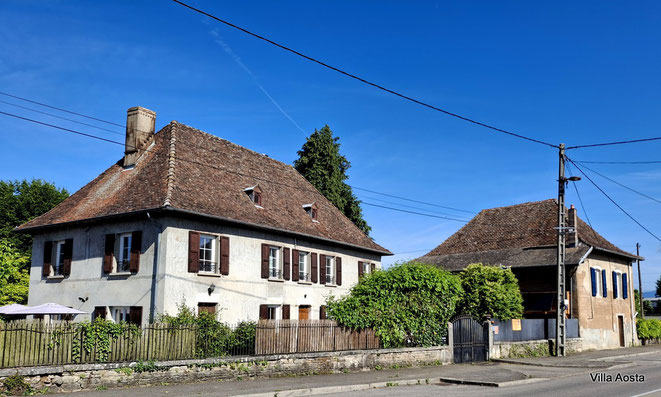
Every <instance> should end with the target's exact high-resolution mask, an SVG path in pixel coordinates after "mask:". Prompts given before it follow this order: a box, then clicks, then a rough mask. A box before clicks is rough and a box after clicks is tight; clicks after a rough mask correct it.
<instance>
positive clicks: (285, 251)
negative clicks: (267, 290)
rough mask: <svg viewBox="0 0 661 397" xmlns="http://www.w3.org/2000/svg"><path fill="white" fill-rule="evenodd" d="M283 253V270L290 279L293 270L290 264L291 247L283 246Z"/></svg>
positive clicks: (287, 278)
mask: <svg viewBox="0 0 661 397" xmlns="http://www.w3.org/2000/svg"><path fill="white" fill-rule="evenodd" d="M282 253H283V256H284V258H283V261H282V263H283V267H282V272H283V273H284V278H285V280H289V277H290V272H291V269H290V264H289V261H290V253H289V248H283V250H282Z"/></svg>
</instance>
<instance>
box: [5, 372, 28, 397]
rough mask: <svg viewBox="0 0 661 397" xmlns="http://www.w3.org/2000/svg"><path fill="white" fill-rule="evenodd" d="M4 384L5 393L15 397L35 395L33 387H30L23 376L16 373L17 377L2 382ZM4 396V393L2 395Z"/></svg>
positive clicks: (13, 376) (10, 377)
mask: <svg viewBox="0 0 661 397" xmlns="http://www.w3.org/2000/svg"><path fill="white" fill-rule="evenodd" d="M2 383H3V384H4V391H5V392H7V393H9V394H10V395H14V396H20V395H24V396H29V395H31V394H33V393H34V390H33V389H32V386H30V385H29V384H28V383H27V382H26V381H25V379H23V377H22V376H21V375H19V374H18V372H17V373H16V375H12V376H9V377H7V378H5V380H4V381H2ZM0 395H2V393H0Z"/></svg>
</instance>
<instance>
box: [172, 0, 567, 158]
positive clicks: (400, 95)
mask: <svg viewBox="0 0 661 397" xmlns="http://www.w3.org/2000/svg"><path fill="white" fill-rule="evenodd" d="M172 1H174V2H175V3H177V4H179V5H182V6H184V7H186V8H188V9H190V10H193V11H195V12H197V13H200V14H202V15H205V16H207V17H209V18H211V19H214V20H216V21H218V22H221V23H223V24H225V25H227V26H230V27H232V28H234V29H237V30H240V31H242V32H243V33H246V34H248V35H250V36H253V37H255V38H257V39H259V40H263V41H265V42H267V43H269V44H272V45H274V46H276V47H278V48H281V49H283V50H285V51H288V52H291V53H292V54H295V55H298V56H299V57H301V58H304V59H306V60H308V61H311V62H314V63H316V64H318V65H321V66H323V67H325V68H328V69H331V70H333V71H335V72H338V73H340V74H342V75H344V76H347V77H350V78H352V79H354V80H358V81H360V82H361V83H364V84H367V85H369V86H372V87H374V88H377V89H379V90H382V91H385V92H387V93H389V94H392V95H395V96H398V97H400V98H402V99H405V100H407V101H410V102H413V103H416V104H418V105H421V106H424V107H426V108H429V109H432V110H435V111H437V112H441V113H443V114H445V115H448V116H451V117H455V118H458V119H460V120H463V121H467V122H469V123H472V124H475V125H478V126H480V127H484V128H488V129H490V130H493V131H497V132H501V133H503V134H507V135H510V136H513V137H516V138H520V139H525V140H527V141H530V142H535V143H539V144H542V145H546V146H550V147H553V148H557V147H558V145H554V144H552V143H548V142H544V141H541V140H539V139H535V138H530V137H527V136H524V135H521V134H517V133H514V132H511V131H508V130H504V129H502V128H498V127H494V126H492V125H489V124H486V123H483V122H480V121H477V120H474V119H471V118H468V117H466V116H461V115H459V114H457V113H453V112H450V111H448V110H444V109H441V108H439V107H436V106H434V105H431V104H429V103H426V102H423V101H421V100H418V99H415V98H413V97H410V96H408V95H404V94H402V93H399V92H397V91H394V90H391V89H389V88H386V87H384V86H382V85H379V84H376V83H373V82H371V81H368V80H366V79H364V78H362V77H359V76H357V75H355V74H351V73H349V72H346V71H344V70H342V69H340V68H338V67H335V66H331V65H329V64H327V63H325V62H322V61H320V60H318V59H315V58H313V57H311V56H308V55H305V54H303V53H301V52H299V51H296V50H294V49H292V48H289V47H287V46H285V45H283V44H280V43H277V42H275V41H273V40H271V39H268V38H266V37H264V36H261V35H259V34H257V33H253V32H251V31H249V30H247V29H245V28H242V27H240V26H237V25H235V24H233V23H231V22H228V21H225V20H223V19H221V18H218V17H216V16H214V15H212V14H209V13H208V12H206V11H202V10H200V9H198V8H195V7H193V6H190V5H188V4H186V3H184V2H182V1H179V0H172Z"/></svg>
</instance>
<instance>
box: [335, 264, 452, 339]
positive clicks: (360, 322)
mask: <svg viewBox="0 0 661 397" xmlns="http://www.w3.org/2000/svg"><path fill="white" fill-rule="evenodd" d="M460 295H461V283H460V281H459V278H458V277H457V276H455V275H452V274H450V273H449V272H447V271H445V270H441V269H439V268H436V267H433V266H429V265H425V264H422V263H414V262H409V263H403V264H398V265H395V266H394V267H391V268H390V269H388V270H385V271H377V272H374V273H372V274H368V275H365V276H363V277H362V278H361V279H360V282H359V283H358V284H357V285H356V286H354V287H353V288H352V289H351V292H350V293H349V294H348V295H346V296H344V297H342V298H340V299H335V298H333V297H332V296H331V297H330V298H329V300H328V302H327V313H328V316H329V318H332V319H334V320H336V321H337V322H338V323H339V324H341V325H344V326H347V327H351V328H354V329H364V328H373V329H374V330H375V331H376V335H377V336H378V337H379V338H380V339H381V341H382V343H383V345H384V347H398V346H434V345H440V344H441V340H442V338H443V337H444V336H445V335H447V323H448V320H449V319H450V318H451V317H452V315H453V314H454V309H455V304H456V303H457V301H458V300H459V298H460Z"/></svg>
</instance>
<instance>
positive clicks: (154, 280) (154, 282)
mask: <svg viewBox="0 0 661 397" xmlns="http://www.w3.org/2000/svg"><path fill="white" fill-rule="evenodd" d="M147 219H149V221H151V222H152V223H153V224H154V225H155V226H156V230H157V231H158V235H157V236H156V242H155V243H154V263H153V265H152V276H151V299H150V302H149V323H150V324H151V323H153V322H154V320H155V319H156V289H157V287H158V250H159V249H160V247H161V234H162V233H163V225H162V224H161V223H160V222H158V221H157V220H155V219H154V218H152V216H151V215H150V214H149V212H147Z"/></svg>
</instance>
